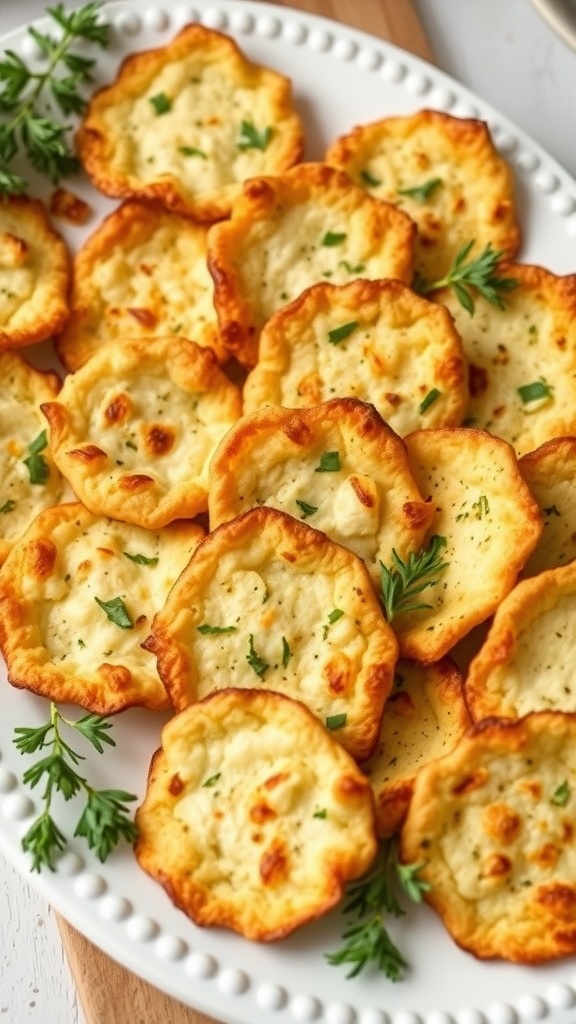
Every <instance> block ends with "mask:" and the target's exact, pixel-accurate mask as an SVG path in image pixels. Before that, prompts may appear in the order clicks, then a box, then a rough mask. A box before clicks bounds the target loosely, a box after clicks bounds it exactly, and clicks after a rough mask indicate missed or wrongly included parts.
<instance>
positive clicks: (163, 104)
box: [150, 92, 172, 117]
mask: <svg viewBox="0 0 576 1024" xmlns="http://www.w3.org/2000/svg"><path fill="white" fill-rule="evenodd" d="M150 103H151V105H152V106H153V107H154V113H155V114H156V115H157V116H158V117H161V116H162V114H167V113H168V111H169V110H172V100H171V99H169V98H168V96H167V95H166V93H164V92H159V93H157V94H156V96H151V97H150Z"/></svg>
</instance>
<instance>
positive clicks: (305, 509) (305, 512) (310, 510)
mask: <svg viewBox="0 0 576 1024" xmlns="http://www.w3.org/2000/svg"><path fill="white" fill-rule="evenodd" d="M296 504H297V505H298V508H299V509H300V511H301V513H302V515H301V516H300V519H308V517H309V516H313V515H314V513H315V512H317V511H318V506H317V505H309V504H308V502H307V501H301V499H300V498H296ZM0 511H1V510H0Z"/></svg>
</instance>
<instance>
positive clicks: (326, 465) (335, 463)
mask: <svg viewBox="0 0 576 1024" xmlns="http://www.w3.org/2000/svg"><path fill="white" fill-rule="evenodd" d="M340 468H341V467H340V453H339V452H322V455H321V456H320V463H319V465H318V466H316V468H315V470H314V472H315V473H338V471H339V470H340Z"/></svg>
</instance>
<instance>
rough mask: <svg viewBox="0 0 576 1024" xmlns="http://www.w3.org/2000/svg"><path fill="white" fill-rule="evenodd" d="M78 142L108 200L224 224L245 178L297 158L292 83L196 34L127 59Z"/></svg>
mask: <svg viewBox="0 0 576 1024" xmlns="http://www.w3.org/2000/svg"><path fill="white" fill-rule="evenodd" d="M76 139H77V149H78V154H79V157H80V160H81V161H82V163H83V164H84V167H85V169H86V171H87V172H88V174H89V176H90V178H91V179H92V181H93V183H94V185H95V186H96V187H97V188H99V189H100V190H101V191H102V192H104V193H105V194H106V195H110V196H116V197H120V198H139V199H156V200H159V201H160V202H161V203H162V205H163V206H165V207H167V208H168V209H171V210H175V211H176V212H177V213H182V214H184V215H187V216H192V217H193V218H194V219H195V220H199V221H214V220H219V219H220V218H222V217H226V216H228V214H229V213H230V208H231V206H232V203H233V202H234V200H235V198H236V196H237V195H238V192H239V191H240V188H241V183H242V182H243V181H244V180H245V179H246V178H251V177H254V176H255V175H260V174H277V173H281V172H282V171H284V170H286V168H288V167H291V166H292V164H294V163H296V162H297V161H298V160H299V159H300V157H301V155H302V148H303V130H302V124H301V121H300V118H299V116H298V114H297V113H296V110H295V108H294V105H293V100H292V87H291V82H290V80H289V79H288V78H286V77H285V76H284V75H282V74H280V73H279V72H277V71H273V70H271V69H269V68H266V67H263V66H261V65H259V64H256V63H254V62H252V61H250V60H249V59H248V58H247V57H246V56H245V54H244V53H243V52H242V51H241V50H240V49H239V47H238V46H237V45H236V43H235V42H234V41H233V40H232V39H231V38H229V37H228V36H226V35H223V34H222V33H221V32H217V31H215V30H214V29H210V28H206V27H204V26H202V25H199V24H190V25H187V26H186V27H185V28H184V29H182V31H181V32H180V33H179V34H178V35H177V36H176V37H175V38H174V39H173V40H172V41H171V42H170V43H168V44H167V45H165V46H160V47H158V48H157V49H153V50H147V51H142V52H140V53H136V54H133V55H131V56H129V57H127V58H126V59H125V60H124V62H123V64H122V65H121V68H120V71H119V72H118V75H117V77H116V80H115V81H114V82H113V83H112V84H111V85H108V86H107V87H105V88H102V89H99V90H98V91H97V92H96V93H94V95H93V96H92V98H91V99H90V101H89V103H88V106H87V109H86V113H85V115H84V117H83V119H82V122H81V125H80V128H79V130H78V132H77V136H76Z"/></svg>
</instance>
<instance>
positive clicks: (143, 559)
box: [124, 551, 159, 567]
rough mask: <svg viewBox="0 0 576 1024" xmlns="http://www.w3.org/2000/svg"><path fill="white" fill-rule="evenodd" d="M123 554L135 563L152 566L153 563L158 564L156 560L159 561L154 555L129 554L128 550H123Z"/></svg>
mask: <svg viewBox="0 0 576 1024" xmlns="http://www.w3.org/2000/svg"><path fill="white" fill-rule="evenodd" d="M124 555H125V557H126V558H128V559H130V561H131V562H135V563H136V565H149V566H151V567H153V566H155V565H158V561H159V559H158V558H157V557H155V558H148V556H147V555H141V554H136V555H131V554H130V552H129V551H125V552H124Z"/></svg>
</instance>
